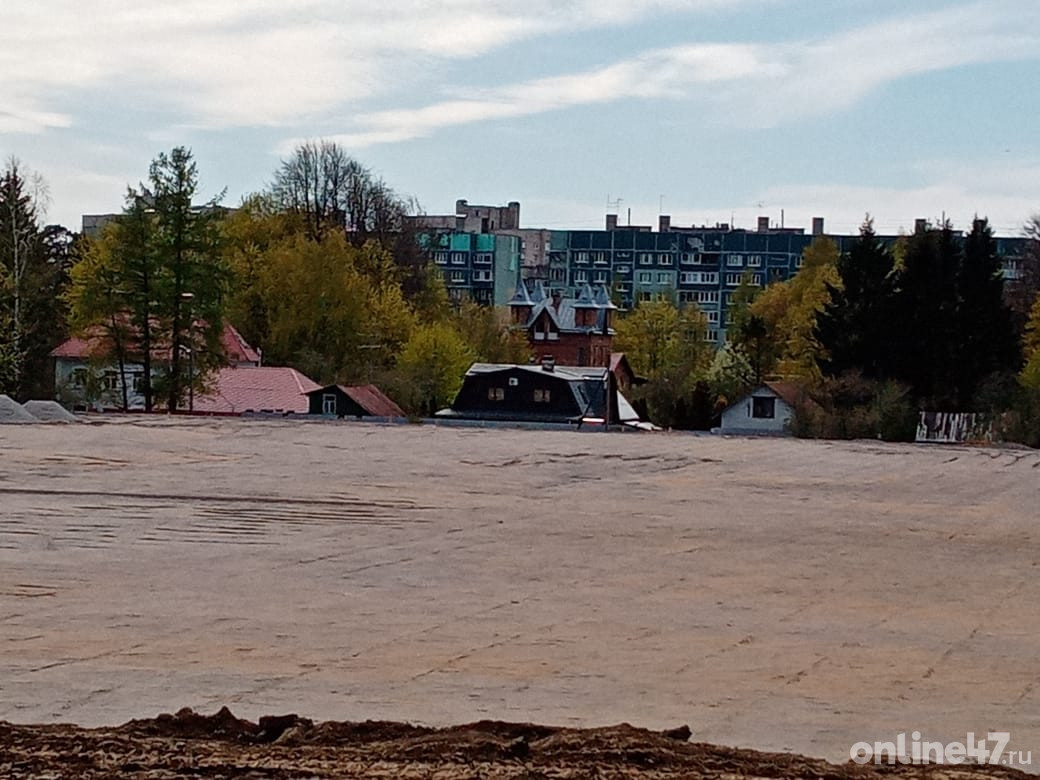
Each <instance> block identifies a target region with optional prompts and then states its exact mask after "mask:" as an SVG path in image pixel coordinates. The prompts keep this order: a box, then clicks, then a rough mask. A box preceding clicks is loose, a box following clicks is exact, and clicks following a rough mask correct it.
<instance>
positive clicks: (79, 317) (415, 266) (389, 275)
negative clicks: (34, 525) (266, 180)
mask: <svg viewBox="0 0 1040 780" xmlns="http://www.w3.org/2000/svg"><path fill="white" fill-rule="evenodd" d="M0 187H2V191H0V231H2V236H0V259H2V261H3V262H2V265H0V392H7V393H9V394H11V395H13V396H14V397H16V398H19V399H22V400H24V399H27V398H30V397H47V396H50V395H51V393H52V392H53V388H52V382H53V373H52V369H51V367H50V362H49V360H48V355H49V352H50V351H51V350H52V349H53V348H54V347H55V346H56V345H57V344H59V343H61V342H62V341H63V340H64V339H65V338H67V337H68V336H69V335H70V334H78V335H82V336H89V337H90V338H91V340H92V342H93V343H94V344H96V345H98V347H99V350H98V353H97V355H96V357H95V362H96V364H97V369H98V370H99V371H100V370H101V369H102V368H109V367H113V366H114V367H115V371H116V373H117V374H118V376H120V377H122V378H123V381H120V382H118V386H119V388H120V391H121V396H122V397H121V399H120V402H121V405H122V406H123V407H124V408H125V407H127V406H128V405H129V397H128V396H129V393H130V388H129V382H128V381H127V379H126V370H125V369H126V367H127V366H129V365H137V366H141V367H142V372H141V374H140V386H139V387H138V388H136V389H137V391H138V392H139V393H140V394H141V396H143V398H144V404H145V407H146V408H147V409H148V410H153V409H168V410H177V409H182V408H184V406H185V403H186V399H187V397H188V396H189V395H190V394H192V393H202V392H205V391H206V390H207V389H208V388H209V387H210V386H211V382H212V377H213V374H214V371H215V369H217V368H218V367H219V366H221V365H223V362H224V360H225V356H224V355H223V353H222V345H221V336H222V332H223V324H224V323H225V322H230V323H231V324H233V325H234V326H235V327H236V328H237V329H238V330H239V331H240V332H241V333H242V335H243V337H244V338H245V339H246V340H247V341H248V342H249V343H250V344H252V345H253V346H255V347H258V348H260V349H261V350H262V354H263V360H264V363H265V364H270V365H291V366H293V367H295V368H298V369H299V370H301V371H302V372H303V373H305V374H307V375H308V376H310V377H312V378H313V379H315V380H316V381H318V382H320V383H322V384H326V383H344V384H355V383H367V382H375V383H378V384H380V385H381V386H382V387H383V388H384V389H386V390H387V391H388V392H389V393H390V394H391V395H392V396H393V397H394V398H395V399H397V400H398V401H399V403H401V405H402V406H403V407H404V408H406V409H407V410H408V411H409V412H411V413H414V414H417V415H420V414H431V413H433V412H435V411H436V410H437V409H439V408H441V407H443V406H444V405H446V404H447V403H450V401H451V399H452V397H453V396H454V393H455V391H456V390H457V389H458V387H459V386H460V384H461V380H462V376H463V374H464V373H465V370H466V369H467V368H468V367H469V365H470V364H471V363H472V362H473V361H475V360H485V361H492V362H495V361H521V362H526V361H527V359H528V353H527V347H526V342H525V341H524V340H523V339H520V338H518V337H517V334H514V333H511V332H509V331H508V330H507V329H506V328H505V327H504V319H503V316H502V314H503V313H502V312H499V311H496V310H494V309H490V308H485V307H481V306H478V305H476V304H475V303H470V302H463V303H461V304H453V303H452V302H451V301H450V300H449V297H448V294H447V291H446V289H445V287H444V284H443V281H442V279H441V276H440V274H439V272H438V271H437V270H436V268H435V267H434V266H432V265H431V264H429V263H428V262H427V258H426V257H425V256H424V255H423V253H422V251H421V248H420V247H419V244H418V241H417V240H416V236H415V235H414V233H413V232H412V230H411V228H410V223H409V221H408V220H407V216H408V215H409V213H410V212H412V211H414V210H415V208H416V205H415V204H414V203H412V202H410V201H408V200H407V199H404V198H401V197H399V196H398V195H397V194H396V193H395V192H394V191H393V189H392V188H390V187H389V186H388V185H387V184H386V183H385V182H383V181H382V180H381V179H379V178H378V177H376V176H374V175H373V174H372V173H371V172H370V171H369V170H368V169H366V168H365V167H364V166H362V165H361V164H360V163H358V162H357V161H356V160H354V159H352V158H350V157H349V156H348V155H346V154H345V153H344V152H343V151H342V149H340V148H339V147H338V146H336V145H335V144H331V143H328V142H313V143H305V144H301V145H300V146H299V147H298V148H297V149H296V150H295V151H294V153H293V154H292V155H290V156H289V157H288V158H287V159H285V160H284V161H283V162H282V163H281V165H280V166H279V168H278V169H277V170H276V171H275V172H274V174H273V176H272V181H271V184H270V185H269V186H268V187H267V188H265V190H264V191H262V192H259V193H255V194H253V195H251V196H250V197H248V198H246V199H245V201H244V202H243V203H242V205H241V206H240V207H238V208H234V209H231V208H227V207H225V206H224V205H223V204H222V203H221V201H222V199H223V194H218V195H217V196H215V197H213V198H210V199H208V200H206V201H204V202H200V201H199V198H200V193H199V180H198V171H197V168H196V164H195V162H194V159H193V157H192V154H191V152H190V150H188V149H185V148H182V147H178V148H175V149H173V150H171V151H170V152H169V153H162V154H159V155H158V156H157V157H156V158H155V159H154V160H153V161H152V163H151V165H150V166H149V169H148V175H147V179H146V181H145V182H143V183H141V184H140V185H138V186H136V187H129V188H128V190H127V192H126V194H125V198H124V206H123V209H122V211H121V213H120V214H119V215H117V216H116V217H115V218H114V219H112V220H110V221H109V222H108V224H106V225H105V226H104V227H103V228H102V229H101V230H100V232H99V234H98V235H97V236H96V237H89V238H88V237H85V236H75V235H74V234H72V233H70V232H69V231H67V230H65V229H63V228H57V227H42V226H41V224H40V222H41V220H40V207H39V204H40V203H41V198H42V195H41V193H42V191H43V189H42V183H40V182H39V181H38V178H37V177H34V176H32V175H31V174H27V173H26V172H25V171H24V170H23V168H22V166H21V165H20V164H19V163H18V162H17V161H14V160H11V161H9V162H8V164H7V167H6V169H5V171H4V173H3V176H2V179H0ZM58 390H59V391H60V390H61V388H58ZM88 390H89V388H88Z"/></svg>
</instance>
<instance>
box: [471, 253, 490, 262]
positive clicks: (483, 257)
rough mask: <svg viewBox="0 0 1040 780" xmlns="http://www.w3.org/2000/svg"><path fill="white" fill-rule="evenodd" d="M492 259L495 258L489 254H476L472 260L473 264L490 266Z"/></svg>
mask: <svg viewBox="0 0 1040 780" xmlns="http://www.w3.org/2000/svg"><path fill="white" fill-rule="evenodd" d="M494 257H495V256H494V255H493V254H491V252H477V256H476V257H475V258H473V262H474V263H478V264H480V265H490V264H491V261H492V260H493V259H494Z"/></svg>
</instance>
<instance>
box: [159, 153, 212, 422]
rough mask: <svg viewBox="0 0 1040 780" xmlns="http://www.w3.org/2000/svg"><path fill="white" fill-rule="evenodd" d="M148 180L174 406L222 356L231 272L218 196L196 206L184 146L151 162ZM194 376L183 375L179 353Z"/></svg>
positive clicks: (195, 185) (169, 400) (167, 382)
mask: <svg viewBox="0 0 1040 780" xmlns="http://www.w3.org/2000/svg"><path fill="white" fill-rule="evenodd" d="M148 179H149V183H150V185H151V186H150V189H151V195H152V198H153V203H154V205H153V209H154V214H155V233H154V237H153V240H152V249H153V250H154V251H155V252H156V254H157V263H158V265H159V267H160V268H161V269H162V272H163V273H162V276H161V278H160V279H159V280H158V281H159V286H158V290H157V292H158V300H157V303H158V307H157V313H158V314H159V316H160V317H161V318H162V319H164V320H165V321H167V322H168V323H169V324H168V325H167V326H166V332H167V335H168V337H169V346H170V361H169V367H168V372H167V375H166V377H165V390H166V398H167V401H166V405H167V408H168V409H170V410H175V409H177V408H178V407H179V406H180V404H181V403H182V401H183V400H184V395H185V391H186V390H188V389H189V386H193V385H197V384H198V383H199V377H200V376H202V375H204V374H206V373H207V372H209V371H211V370H213V369H214V368H216V366H217V364H218V363H219V362H220V361H221V360H222V351H221V345H220V338H221V334H222V332H223V327H224V308H225V304H226V297H227V296H226V292H227V288H228V284H229V281H230V274H229V272H228V270H227V267H226V265H225V264H224V260H223V257H222V254H221V251H220V247H221V235H220V230H219V227H218V224H217V223H218V220H219V219H220V217H221V216H222V210H221V209H220V207H219V205H218V204H219V197H217V198H215V199H213V200H211V201H209V202H208V203H206V204H205V205H203V206H201V207H195V206H194V205H193V200H194V198H195V196H196V194H197V192H198V171H197V169H196V165H195V162H194V160H193V159H192V155H191V152H190V151H189V150H187V149H185V148H184V147H177V148H175V149H173V150H172V151H171V152H170V154H169V155H167V154H165V153H162V154H160V155H159V156H158V157H156V158H155V160H154V161H153V162H152V164H151V167H150V169H149V176H148ZM185 354H187V356H188V358H189V367H190V369H191V372H192V373H193V374H194V376H190V377H187V378H186V377H185V373H186V372H185V366H184V362H185V361H184V358H185Z"/></svg>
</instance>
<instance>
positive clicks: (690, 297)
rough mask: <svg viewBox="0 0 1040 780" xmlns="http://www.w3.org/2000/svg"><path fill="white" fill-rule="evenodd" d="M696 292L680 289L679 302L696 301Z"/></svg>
mask: <svg viewBox="0 0 1040 780" xmlns="http://www.w3.org/2000/svg"><path fill="white" fill-rule="evenodd" d="M696 296H697V293H695V292H691V291H689V290H681V291H680V292H679V303H696V302H697V297H696Z"/></svg>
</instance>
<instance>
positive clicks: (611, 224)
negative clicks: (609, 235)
mask: <svg viewBox="0 0 1040 780" xmlns="http://www.w3.org/2000/svg"><path fill="white" fill-rule="evenodd" d="M607 230H617V214H607Z"/></svg>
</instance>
